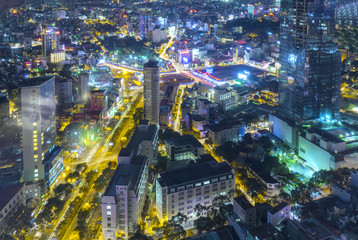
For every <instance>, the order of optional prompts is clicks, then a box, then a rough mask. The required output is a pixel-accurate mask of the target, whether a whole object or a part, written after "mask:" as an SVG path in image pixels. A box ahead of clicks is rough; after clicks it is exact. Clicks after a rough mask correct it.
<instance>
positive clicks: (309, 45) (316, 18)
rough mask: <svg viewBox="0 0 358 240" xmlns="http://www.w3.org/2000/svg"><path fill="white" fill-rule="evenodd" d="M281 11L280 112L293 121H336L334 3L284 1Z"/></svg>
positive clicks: (338, 78)
mask: <svg viewBox="0 0 358 240" xmlns="http://www.w3.org/2000/svg"><path fill="white" fill-rule="evenodd" d="M281 11H282V15H281V21H280V58H279V61H280V64H281V70H280V74H279V78H280V87H279V112H280V113H281V114H282V115H284V116H287V117H288V118H290V119H293V120H295V121H305V120H308V119H317V118H322V119H328V120H329V119H335V118H338V117H339V110H340V83H341V64H340V60H341V53H340V52H339V51H338V46H337V42H336V41H335V38H334V31H335V16H334V11H335V4H334V1H330V0H328V1H323V0H315V1H307V0H283V1H282V3H281Z"/></svg>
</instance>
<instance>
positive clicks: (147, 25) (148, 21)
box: [139, 8, 153, 38]
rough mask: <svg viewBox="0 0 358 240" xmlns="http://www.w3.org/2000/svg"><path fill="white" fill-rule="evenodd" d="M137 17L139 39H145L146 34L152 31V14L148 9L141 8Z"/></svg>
mask: <svg viewBox="0 0 358 240" xmlns="http://www.w3.org/2000/svg"><path fill="white" fill-rule="evenodd" d="M140 11H141V12H140V16H139V28H140V37H141V38H145V37H146V36H147V33H148V32H151V31H152V30H153V29H152V17H151V15H152V13H151V11H150V9H148V8H143V9H141V10H140Z"/></svg>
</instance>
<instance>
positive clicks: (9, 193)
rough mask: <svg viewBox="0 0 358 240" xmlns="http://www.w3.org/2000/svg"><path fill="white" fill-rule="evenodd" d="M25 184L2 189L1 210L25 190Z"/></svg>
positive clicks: (0, 194)
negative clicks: (22, 189)
mask: <svg viewBox="0 0 358 240" xmlns="http://www.w3.org/2000/svg"><path fill="white" fill-rule="evenodd" d="M23 186H24V184H23V183H17V184H15V185H10V186H7V187H4V188H1V189H0V196H1V198H0V210H2V209H3V208H4V207H5V206H6V204H7V203H8V202H9V201H10V200H11V199H12V198H13V197H14V196H15V195H16V194H17V193H18V192H19V191H20V190H21V188H23Z"/></svg>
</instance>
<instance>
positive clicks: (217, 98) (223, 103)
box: [214, 86, 236, 111]
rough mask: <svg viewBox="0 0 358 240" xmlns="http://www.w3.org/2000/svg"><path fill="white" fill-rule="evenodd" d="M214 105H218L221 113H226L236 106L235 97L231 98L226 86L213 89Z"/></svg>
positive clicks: (230, 91) (231, 95)
mask: <svg viewBox="0 0 358 240" xmlns="http://www.w3.org/2000/svg"><path fill="white" fill-rule="evenodd" d="M214 103H216V104H218V105H219V109H220V110H222V111H228V110H230V109H233V108H234V107H235V106H236V104H235V96H233V94H232V90H229V89H228V88H227V87H226V86H216V87H215V88H214Z"/></svg>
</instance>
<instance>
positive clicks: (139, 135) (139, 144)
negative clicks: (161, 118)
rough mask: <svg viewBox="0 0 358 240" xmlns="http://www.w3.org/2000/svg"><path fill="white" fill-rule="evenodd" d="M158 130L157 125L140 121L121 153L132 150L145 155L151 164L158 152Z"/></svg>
mask: <svg viewBox="0 0 358 240" xmlns="http://www.w3.org/2000/svg"><path fill="white" fill-rule="evenodd" d="M158 131H159V128H158V126H157V125H149V123H148V121H146V120H143V121H141V122H140V123H139V124H138V125H137V128H136V130H135V131H134V133H133V136H132V138H131V140H130V142H129V143H128V145H127V147H126V148H125V149H123V150H122V151H121V153H122V152H129V153H130V152H132V151H133V152H134V154H136V155H141V156H146V157H147V159H148V163H149V166H151V165H152V164H153V163H154V162H155V159H156V156H157V153H158Z"/></svg>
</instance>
